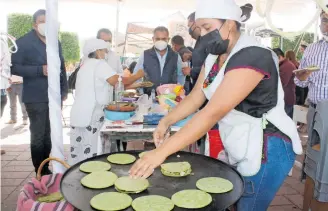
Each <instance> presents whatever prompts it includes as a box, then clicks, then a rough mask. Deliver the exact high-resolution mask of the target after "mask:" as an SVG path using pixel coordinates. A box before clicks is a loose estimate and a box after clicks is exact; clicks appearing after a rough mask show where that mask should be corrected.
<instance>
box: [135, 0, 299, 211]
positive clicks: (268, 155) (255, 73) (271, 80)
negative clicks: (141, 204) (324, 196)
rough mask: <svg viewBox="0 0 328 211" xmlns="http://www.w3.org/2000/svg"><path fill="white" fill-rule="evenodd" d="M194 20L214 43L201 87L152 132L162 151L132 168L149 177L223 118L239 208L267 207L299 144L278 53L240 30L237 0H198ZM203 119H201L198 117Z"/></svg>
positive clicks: (261, 209) (260, 210)
mask: <svg viewBox="0 0 328 211" xmlns="http://www.w3.org/2000/svg"><path fill="white" fill-rule="evenodd" d="M198 3H199V4H198V6H197V9H196V19H197V21H196V23H197V26H199V27H200V28H201V34H202V36H217V37H218V38H220V41H216V42H215V43H209V47H208V48H207V50H208V51H209V52H210V55H209V56H208V57H207V59H206V61H205V64H204V68H203V70H202V72H201V75H200V76H199V79H198V81H197V83H196V87H195V88H194V89H193V90H192V92H191V93H190V95H188V96H187V97H186V98H185V99H184V100H183V101H182V102H181V103H180V104H179V105H178V106H177V107H176V108H175V109H174V110H173V111H172V112H170V113H169V115H167V116H166V117H165V118H163V119H162V120H161V122H160V124H159V125H158V127H157V128H156V130H155V132H154V141H155V144H156V145H157V146H158V147H157V149H155V150H153V151H150V152H148V153H147V154H146V155H145V156H143V157H142V158H141V159H140V160H138V161H137V162H136V163H135V165H134V166H133V167H132V168H131V170H130V175H131V176H132V177H148V176H150V175H151V174H152V172H153V171H154V168H156V167H158V166H159V165H160V164H162V163H163V162H164V161H165V159H166V158H167V157H168V156H169V155H171V154H173V153H175V152H177V151H179V150H181V149H183V148H185V147H186V146H188V145H190V144H192V143H194V142H195V141H197V140H198V139H199V138H201V137H202V136H203V135H204V134H205V133H206V132H207V131H209V130H210V129H211V128H212V126H213V125H214V124H216V123H217V122H219V126H220V133H221V138H222V141H223V144H224V148H225V150H226V152H227V154H228V158H229V162H230V164H232V165H235V166H236V167H237V169H238V171H239V172H240V173H241V174H242V175H243V176H244V179H245V182H246V184H245V193H247V194H244V196H243V197H242V198H241V199H240V201H239V202H238V204H237V210H238V211H250V210H251V211H265V210H267V208H268V207H269V205H270V203H271V201H272V200H273V198H274V196H275V194H276V192H277V191H278V190H279V188H280V186H281V185H282V184H283V181H284V180H285V178H286V176H287V174H288V172H289V171H290V169H291V168H292V166H293V164H294V160H295V153H296V154H301V153H302V147H301V143H300V139H299V136H298V133H297V130H296V127H295V124H294V123H293V121H292V120H291V119H290V118H289V117H288V116H287V114H286V113H285V111H284V96H283V95H284V94H283V89H282V86H281V82H280V79H279V73H278V72H279V67H278V58H277V57H276V55H275V54H274V53H273V52H272V51H271V50H269V49H267V48H265V47H263V46H261V45H260V44H258V43H257V42H256V41H255V39H254V38H252V37H248V36H247V35H244V34H241V33H240V17H241V9H240V8H239V7H238V6H237V5H236V4H235V2H234V1H233V0H199V1H198ZM206 99H208V100H209V103H208V104H207V105H206V107H205V108H203V109H202V110H201V111H199V112H198V113H197V114H196V115H195V116H194V117H193V118H192V119H191V120H190V121H189V122H188V123H187V124H186V125H185V126H184V127H183V128H182V129H181V130H180V131H179V132H177V133H175V134H174V135H173V136H171V137H170V138H168V139H166V141H165V142H164V143H163V137H164V134H165V132H166V131H167V128H168V127H169V126H170V125H172V124H174V123H176V122H178V121H179V120H181V119H184V118H186V117H187V116H189V115H190V114H192V113H194V112H196V111H197V110H198V108H199V107H200V106H201V105H202V104H203V103H204V102H205V100H206ZM200 122H201V123H202V124H199V123H200Z"/></svg>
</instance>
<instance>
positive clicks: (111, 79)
mask: <svg viewBox="0 0 328 211" xmlns="http://www.w3.org/2000/svg"><path fill="white" fill-rule="evenodd" d="M83 54H84V60H83V64H82V65H81V68H80V70H79V72H78V74H77V79H76V84H75V88H76V92H75V101H74V104H73V107H72V110H71V135H70V142H71V149H70V152H71V154H70V156H69V159H68V160H69V163H70V164H71V165H72V164H75V163H77V162H79V161H82V160H84V159H87V158H90V157H93V156H96V155H97V139H98V135H99V130H100V128H101V127H102V125H103V123H104V110H103V109H104V107H105V106H106V105H107V104H108V103H109V102H110V99H111V96H110V93H111V92H110V90H111V89H112V88H113V87H112V86H114V85H115V84H116V82H117V81H118V77H119V75H117V73H116V72H115V71H114V70H113V69H112V68H111V67H110V66H109V65H108V64H107V62H106V59H107V57H108V50H107V43H106V42H105V41H103V40H100V39H91V40H88V41H86V43H85V46H84V48H83ZM127 81H129V79H127V78H124V79H123V83H127Z"/></svg>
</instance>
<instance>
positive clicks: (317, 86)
mask: <svg viewBox="0 0 328 211" xmlns="http://www.w3.org/2000/svg"><path fill="white" fill-rule="evenodd" d="M309 66H318V67H320V70H319V71H317V72H313V73H311V75H310V76H309V77H308V78H307V79H306V80H305V81H300V80H298V79H297V78H296V77H295V84H296V85H297V86H300V87H307V86H308V87H309V94H308V98H309V100H310V102H311V103H314V104H317V103H318V102H320V101H324V100H328V41H325V40H320V41H318V42H316V43H313V44H311V45H310V46H309V47H307V48H306V50H305V52H304V55H303V58H302V60H301V64H300V67H299V68H300V69H303V68H307V67H309Z"/></svg>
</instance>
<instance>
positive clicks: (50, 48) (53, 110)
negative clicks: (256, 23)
mask: <svg viewBox="0 0 328 211" xmlns="http://www.w3.org/2000/svg"><path fill="white" fill-rule="evenodd" d="M31 1H44V0H29V2H31ZM64 1H65V2H69V1H70V2H95V3H102V4H111V5H113V6H116V7H117V13H116V17H117V18H116V33H115V34H118V33H117V32H118V26H119V14H120V13H119V12H120V8H121V6H123V7H126V8H134V9H137V10H138V9H145V7H146V8H147V9H150V10H151V9H154V8H161V9H162V10H176V9H177V8H183V9H184V10H185V11H189V12H192V11H194V10H195V0H179V1H176V0H46V9H47V60H48V70H49V73H48V78H49V80H48V81H49V82H48V83H49V88H48V92H49V106H50V118H51V120H52V121H51V138H52V143H53V151H52V155H53V156H55V157H59V158H61V159H63V158H64V156H63V142H62V123H61V110H60V105H61V100H60V81H59V78H58V77H57V75H59V58H58V43H57V40H58V28H56V27H51V26H57V25H58V2H64ZM268 1H270V0H267V1H265V0H259V1H256V0H236V2H237V3H238V4H240V5H242V4H245V3H251V4H253V5H254V7H255V5H256V2H258V3H259V4H258V5H259V6H260V8H262V9H259V11H258V12H259V15H253V16H254V17H256V16H257V17H266V18H267V20H268V16H269V14H265V12H263V11H264V8H265V2H268ZM316 1H318V2H319V1H320V2H321V6H322V5H323V4H322V2H323V0H316ZM324 1H327V0H324ZM6 2H10V4H20V3H22V4H24V3H26V1H25V0H10V1H9V0H7V1H6ZM291 8H293V10H291ZM311 8H315V1H314V0H276V1H275V4H274V5H273V8H272V11H271V12H272V15H275V14H277V13H280V14H282V13H284V14H288V15H290V14H292V15H294V16H297V15H298V17H299V18H300V19H298V21H300V22H303V20H304V22H307V21H308V19H309V18H311V16H312V14H311V13H310V14H309V9H311ZM322 8H323V6H322ZM77 9H78V8H77ZM261 11H262V12H261ZM254 14H255V12H254ZM285 17H287V16H285ZM273 19H274V18H273ZM281 20H282V21H286V20H288V19H286V18H285V19H281ZM250 21H251V20H250ZM63 171H64V169H63V167H61V166H60V165H57V164H56V163H54V172H63Z"/></svg>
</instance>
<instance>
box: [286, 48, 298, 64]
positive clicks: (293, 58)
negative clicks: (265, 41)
mask: <svg viewBox="0 0 328 211" xmlns="http://www.w3.org/2000/svg"><path fill="white" fill-rule="evenodd" d="M285 57H286V58H287V59H289V60H290V61H292V62H297V60H296V54H295V52H294V51H293V50H289V51H287V52H286V55H285Z"/></svg>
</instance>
